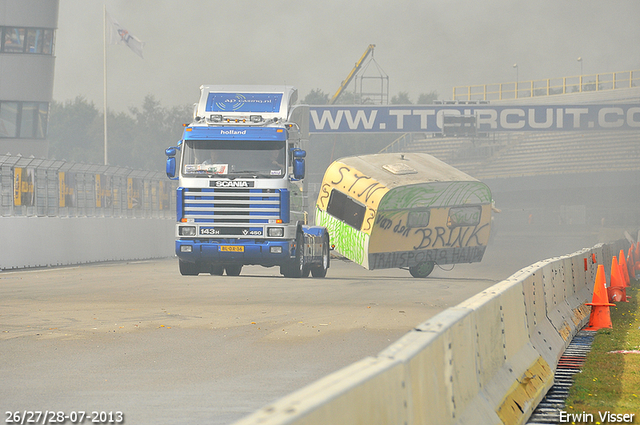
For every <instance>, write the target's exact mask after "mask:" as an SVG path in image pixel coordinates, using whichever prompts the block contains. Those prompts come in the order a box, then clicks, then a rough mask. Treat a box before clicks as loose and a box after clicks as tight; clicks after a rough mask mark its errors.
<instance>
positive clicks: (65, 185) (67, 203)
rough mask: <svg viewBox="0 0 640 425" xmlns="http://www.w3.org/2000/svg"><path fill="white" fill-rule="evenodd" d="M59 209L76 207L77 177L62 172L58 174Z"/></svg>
mask: <svg viewBox="0 0 640 425" xmlns="http://www.w3.org/2000/svg"><path fill="white" fill-rule="evenodd" d="M58 187H59V190H60V192H59V196H58V199H59V202H58V206H59V207H76V206H77V204H76V175H75V174H74V173H67V172H64V171H60V172H59V173H58Z"/></svg>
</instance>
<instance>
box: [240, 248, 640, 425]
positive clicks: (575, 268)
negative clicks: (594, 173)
mask: <svg viewBox="0 0 640 425" xmlns="http://www.w3.org/2000/svg"><path fill="white" fill-rule="evenodd" d="M628 247H629V243H628V242H627V241H626V240H620V241H617V242H614V243H611V244H606V245H605V244H599V245H596V246H595V247H593V248H587V249H583V250H581V251H578V252H576V253H574V254H571V255H567V256H563V257H557V258H551V259H548V260H545V261H540V262H538V263H535V264H533V265H531V266H529V267H526V268H524V269H522V270H520V271H518V272H517V273H515V274H514V275H512V276H511V277H509V278H508V279H506V280H504V281H502V282H499V283H497V284H496V285H494V286H492V287H490V288H488V289H486V290H485V291H483V292H481V293H479V294H477V295H475V296H474V297H472V298H470V299H468V300H466V301H464V302H462V303H461V304H459V305H457V306H455V307H453V308H450V309H448V310H445V311H443V312H441V313H440V314H438V315H436V316H434V317H433V318H431V319H429V320H427V321H426V322H424V323H421V324H420V325H418V326H417V327H416V328H415V329H413V330H411V331H410V332H408V333H407V334H405V335H404V336H403V337H402V338H400V339H399V340H398V341H397V342H395V343H394V344H392V345H391V346H389V347H388V348H386V349H385V350H384V351H382V352H381V353H379V354H378V355H377V356H375V357H367V358H365V359H362V360H360V361H358V362H356V363H354V364H352V365H350V366H347V367H345V368H343V369H342V370H339V371H337V372H335V373H333V374H330V375H328V376H326V377H324V378H322V379H320V380H318V381H316V382H314V383H312V384H310V385H308V386H306V387H304V388H302V389H300V390H298V391H296V392H294V393H292V394H290V395H287V396H285V397H283V398H281V399H280V400H277V401H275V402H274V403H272V404H270V405H268V406H266V407H264V408H262V409H260V410H258V411H256V412H254V413H253V414H251V415H249V416H247V417H245V418H243V419H241V420H239V421H237V422H236V423H235V425H250V424H263V425H280V424H295V425H316V424H318V425H319V424H355V423H361V424H367V425H370V424H407V425H409V424H412V425H413V424H438V425H442V424H474V425H478V424H480V425H482V424H522V423H524V422H525V421H526V420H527V419H528V418H529V416H530V415H531V413H532V412H533V410H534V409H535V407H536V405H537V404H538V403H539V402H540V401H541V400H542V398H543V397H544V395H545V394H546V392H547V391H548V390H549V388H551V386H552V384H553V375H554V371H555V369H556V367H557V364H558V361H559V359H560V357H561V355H562V353H563V351H564V350H565V348H566V347H567V346H568V345H569V343H570V342H571V339H572V338H573V336H574V335H575V334H576V333H577V332H578V331H579V330H580V329H581V328H582V327H583V326H584V325H585V324H586V322H587V320H588V317H589V312H590V309H589V307H588V306H586V305H585V304H586V303H588V302H590V301H591V299H592V295H593V287H594V281H595V277H596V271H597V266H598V265H599V264H603V265H604V266H605V267H604V268H605V269H608V268H610V267H611V259H612V257H613V255H615V253H616V252H618V251H619V250H620V249H627V248H628Z"/></svg>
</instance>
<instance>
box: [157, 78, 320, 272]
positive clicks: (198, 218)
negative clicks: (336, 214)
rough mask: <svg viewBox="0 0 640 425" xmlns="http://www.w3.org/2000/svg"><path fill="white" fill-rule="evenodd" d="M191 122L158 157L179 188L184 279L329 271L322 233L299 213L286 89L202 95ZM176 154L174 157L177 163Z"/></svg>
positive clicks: (296, 131) (295, 137) (299, 174)
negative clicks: (260, 269) (246, 271)
mask: <svg viewBox="0 0 640 425" xmlns="http://www.w3.org/2000/svg"><path fill="white" fill-rule="evenodd" d="M200 90H201V96H200V101H199V103H198V104H197V105H195V108H194V119H193V122H192V123H191V124H189V125H186V126H185V128H184V132H183V137H182V140H180V142H179V143H178V146H176V147H172V148H169V149H167V150H166V154H167V157H168V158H167V175H168V176H169V177H170V178H173V179H177V180H178V181H179V185H178V186H179V187H178V189H177V202H176V205H177V223H176V255H177V256H178V258H179V266H180V272H181V273H182V274H183V275H197V274H199V273H210V274H213V275H222V274H223V273H224V272H226V274H227V275H231V276H234V275H235V276H237V275H239V274H240V273H241V270H242V267H243V266H244V265H250V264H251V265H262V266H265V267H272V266H279V267H280V272H281V274H283V275H284V276H285V277H304V276H307V275H308V274H309V273H311V274H313V276H315V277H324V276H325V275H326V272H327V269H328V268H329V235H328V232H327V231H326V229H324V228H322V227H317V226H310V225H308V224H307V221H306V217H307V214H306V213H305V212H304V193H305V192H304V190H303V189H304V187H303V179H304V174H305V156H306V153H305V151H304V150H303V149H302V143H303V140H304V139H303V133H302V132H301V129H300V125H299V124H298V123H296V122H294V121H292V119H291V118H292V116H293V115H294V114H293V111H294V109H295V107H294V106H293V104H294V103H295V101H296V98H297V90H296V89H295V88H293V87H289V86H283V87H280V86H259V87H255V86H209V85H204V86H202V87H201V88H200ZM178 151H179V152H180V159H179V162H178V159H177V158H176V156H177V153H178Z"/></svg>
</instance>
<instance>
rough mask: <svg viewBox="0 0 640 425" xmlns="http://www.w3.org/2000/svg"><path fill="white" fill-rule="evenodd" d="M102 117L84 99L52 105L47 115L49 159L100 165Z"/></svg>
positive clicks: (77, 98) (92, 105)
mask: <svg viewBox="0 0 640 425" xmlns="http://www.w3.org/2000/svg"><path fill="white" fill-rule="evenodd" d="M103 138H104V137H103V129H102V114H100V113H99V112H98V110H97V109H96V107H95V105H94V104H93V102H91V103H89V102H88V101H87V100H86V99H85V98H84V97H82V96H78V97H76V98H75V99H74V100H67V101H65V102H55V101H54V102H52V103H51V110H50V113H49V129H48V140H49V156H50V157H52V158H56V159H65V160H67V161H73V162H80V161H82V162H92V163H97V164H100V163H101V162H102V160H101V151H102V149H101V148H102V139H103Z"/></svg>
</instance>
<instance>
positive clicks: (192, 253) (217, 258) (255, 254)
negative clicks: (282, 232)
mask: <svg viewBox="0 0 640 425" xmlns="http://www.w3.org/2000/svg"><path fill="white" fill-rule="evenodd" d="M221 247H242V250H243V251H242V252H238V251H223V250H222V248H221ZM278 251H279V252H278ZM294 252H295V251H294V247H293V241H289V240H268V239H265V240H255V239H220V240H207V239H178V240H176V255H177V256H178V257H179V258H180V259H181V260H183V261H188V262H190V263H200V262H207V263H220V264H230V263H231V264H244V265H250V264H258V265H263V266H274V265H282V264H284V263H285V262H286V261H288V260H289V259H291V258H292V256H293V253H294Z"/></svg>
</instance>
